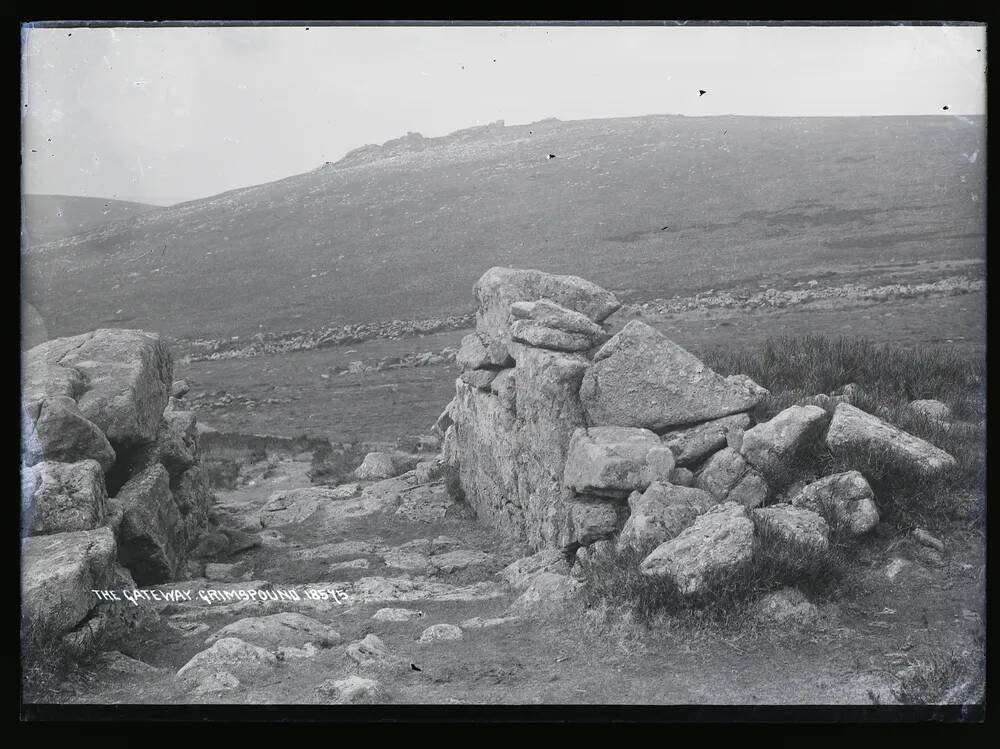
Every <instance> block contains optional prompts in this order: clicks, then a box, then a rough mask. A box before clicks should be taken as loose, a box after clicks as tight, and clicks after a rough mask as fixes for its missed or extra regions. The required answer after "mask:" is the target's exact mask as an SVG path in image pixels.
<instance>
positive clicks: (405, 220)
mask: <svg viewBox="0 0 1000 749" xmlns="http://www.w3.org/2000/svg"><path fill="white" fill-rule="evenodd" d="M984 148H985V127H984V120H983V119H982V118H977V119H974V120H970V119H968V118H953V117H947V116H945V117H884V118H753V117H706V118H687V117H680V116H649V117H637V118H627V119H615V120H588V121H573V122H561V121H559V120H545V121H542V122H538V123H535V124H532V125H524V126H512V127H504V126H503V125H502V123H494V124H492V125H488V126H484V127H479V128H472V129H469V130H463V131H459V132H456V133H453V134H451V135H449V136H445V137H441V138H423V137H421V136H420V135H418V134H409V135H407V136H405V137H403V138H400V139H397V140H395V141H390V142H389V143H387V144H385V145H383V146H366V147H364V148H362V149H358V150H356V151H354V152H352V153H351V154H348V155H347V156H346V157H345V158H344V159H342V160H341V161H340V162H337V163H334V164H327V165H324V166H322V167H320V168H318V169H316V170H314V171H312V172H308V173H306V174H301V175H296V176H293V177H289V178H287V179H283V180H280V181H277V182H272V183H269V184H264V185H259V186H255V187H250V188H245V189H240V190H234V191H231V192H228V193H224V194H221V195H217V196H215V197H212V198H207V199H204V200H198V201H192V202H189V203H184V204H181V205H177V206H172V207H169V208H161V209H154V210H150V211H147V212H144V213H141V214H138V215H132V216H127V217H122V218H118V219H116V220H114V221H112V222H111V223H108V224H106V225H104V226H101V227H99V228H94V229H90V230H85V231H84V233H81V234H78V235H77V236H74V237H71V238H67V239H61V240H57V241H54V242H50V243H48V244H45V245H40V246H36V247H32V248H31V249H30V250H29V252H28V253H27V256H26V260H27V262H26V263H25V270H26V277H27V288H26V297H27V301H29V302H31V303H32V304H34V305H35V306H36V307H37V308H38V309H39V311H40V312H41V314H42V316H43V317H44V319H45V322H46V325H47V327H48V330H49V333H50V335H54V336H55V335H69V334H73V333H78V332H81V331H84V330H89V329H92V328H95V327H99V326H104V327H139V328H146V329H150V330H156V331H161V332H164V333H166V334H168V335H170V336H172V337H180V338H195V337H221V336H235V335H238V336H247V335H252V334H254V333H257V332H261V331H263V332H279V331H290V330H298V329H307V328H316V327H320V326H324V325H331V324H335V325H345V324H349V323H357V322H364V321H371V320H391V319H394V318H403V319H419V318H427V317H432V316H439V315H449V314H464V313H467V312H469V311H470V310H471V309H472V298H471V295H470V292H469V289H470V288H471V286H472V284H473V282H474V281H475V280H476V279H477V278H478V277H479V276H480V275H481V274H482V272H483V271H484V270H485V269H487V268H488V267H490V266H493V265H510V266H520V267H534V268H539V269H542V270H547V271H552V272H562V273H573V274H577V275H581V276H584V277H587V278H592V279H595V280H597V281H599V282H600V283H601V284H602V285H603V286H605V287H607V288H609V289H611V290H613V291H614V292H615V293H616V294H618V295H619V296H620V297H622V298H623V299H625V300H627V301H634V300H642V299H648V298H654V297H669V296H672V295H674V294H693V293H695V292H697V291H707V290H709V289H717V288H722V287H726V286H731V285H734V284H740V283H743V284H747V283H752V284H754V285H756V284H758V283H764V284H769V283H772V284H773V283H775V282H779V281H782V280H783V281H786V282H787V281H788V280H789V279H804V280H808V279H811V278H814V277H816V276H818V275H823V274H824V273H829V272H834V271H838V270H842V269H844V268H855V269H866V268H868V267H871V266H875V265H877V266H880V267H883V268H884V267H894V266H905V265H908V264H911V263H915V262H919V261H925V260H941V259H958V260H962V259H966V260H970V259H983V258H984V256H985V206H984V205H983V203H984V200H983V198H984V196H985V160H984V159H982V158H978V156H980V155H981V154H982V152H983V150H984ZM549 154H554V155H555V157H556V158H548V155H549Z"/></svg>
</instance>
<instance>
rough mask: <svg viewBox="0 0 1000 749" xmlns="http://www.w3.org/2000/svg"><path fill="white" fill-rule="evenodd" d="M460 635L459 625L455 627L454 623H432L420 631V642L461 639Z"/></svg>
mask: <svg viewBox="0 0 1000 749" xmlns="http://www.w3.org/2000/svg"><path fill="white" fill-rule="evenodd" d="M462 637H463V635H462V629H461V627H456V626H455V625H454V624H432V625H431V626H429V627H427V629H425V630H424V631H423V632H421V633H420V642H434V641H435V640H461V639H462Z"/></svg>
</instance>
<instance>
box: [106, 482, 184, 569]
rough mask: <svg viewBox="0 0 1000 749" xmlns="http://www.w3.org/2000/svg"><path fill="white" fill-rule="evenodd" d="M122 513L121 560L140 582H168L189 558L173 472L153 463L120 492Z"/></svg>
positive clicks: (119, 532) (120, 533)
mask: <svg viewBox="0 0 1000 749" xmlns="http://www.w3.org/2000/svg"><path fill="white" fill-rule="evenodd" d="M116 499H118V501H120V502H121V504H122V508H123V515H122V521H121V526H120V527H119V529H118V544H119V555H118V558H119V561H120V562H121V563H122V564H123V565H125V567H127V568H128V570H129V572H131V573H132V576H133V577H134V578H135V581H136V583H138V584H139V585H155V584H157V583H163V582H167V581H168V580H170V579H172V578H173V577H174V576H175V574H176V573H177V572H178V571H180V569H181V565H182V564H183V563H184V562H185V561H186V552H187V539H186V538H185V537H184V525H183V523H182V521H181V513H180V510H179V509H178V507H177V502H176V501H175V499H174V496H173V493H172V492H171V491H170V475H169V474H168V473H167V469H166V468H164V467H163V466H162V465H160V464H159V463H154V464H153V465H151V466H149V467H148V468H146V469H145V470H142V471H140V472H139V473H137V474H136V475H135V476H133V477H132V478H130V479H129V480H128V481H126V482H125V484H124V486H122V488H121V490H120V491H119V492H118V494H117V497H116Z"/></svg>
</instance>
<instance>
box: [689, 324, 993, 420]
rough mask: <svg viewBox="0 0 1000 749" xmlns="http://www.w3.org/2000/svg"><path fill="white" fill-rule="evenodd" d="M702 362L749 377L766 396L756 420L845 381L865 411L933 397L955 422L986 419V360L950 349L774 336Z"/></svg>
mask: <svg viewBox="0 0 1000 749" xmlns="http://www.w3.org/2000/svg"><path fill="white" fill-rule="evenodd" d="M704 360H705V362H706V363H707V364H709V365H710V366H711V367H713V368H714V369H716V370H717V371H719V372H720V373H722V374H736V373H742V374H746V375H749V376H750V377H752V378H753V379H754V381H756V382H758V383H759V384H761V385H763V386H764V387H766V388H767V389H768V390H770V391H771V397H770V398H769V399H767V400H765V401H764V403H762V404H761V405H760V406H759V407H758V409H759V414H758V415H759V417H760V419H761V420H763V419H768V418H770V417H771V416H773V415H774V414H776V413H777V412H778V411H780V410H781V409H783V408H787V407H788V406H790V405H792V404H794V403H795V402H797V401H798V400H801V399H802V398H806V397H809V396H812V395H816V394H817V393H830V392H832V391H834V390H837V389H838V388H841V387H843V386H844V385H847V384H849V383H857V384H858V385H860V386H861V389H862V390H863V391H864V392H865V393H866V394H867V397H868V398H869V399H870V401H869V402H868V403H867V405H869V406H870V405H872V404H878V405H880V406H885V407H892V406H902V405H905V404H906V403H908V402H910V401H912V400H916V399H922V398H936V399H938V400H941V401H943V402H944V403H946V404H947V405H948V406H949V407H950V408H951V409H952V411H953V413H954V414H955V416H956V418H959V419H978V418H982V417H983V416H984V415H985V401H984V398H983V393H984V388H985V374H986V365H985V362H984V361H983V360H982V359H981V358H976V357H972V356H967V355H963V354H961V353H960V352H958V351H957V350H952V349H946V350H941V349H933V350H927V349H908V348H903V347H900V346H893V345H890V344H877V343H872V342H871V341H868V340H866V339H863V338H843V337H842V338H831V337H827V336H802V337H791V336H776V337H773V338H769V339H767V341H765V342H764V344H763V345H762V346H760V347H758V348H754V349H751V350H746V351H729V350H725V351H715V352H710V353H707V354H706V355H705V356H704ZM860 407H861V408H865V406H863V405H862V406H860ZM865 410H868V409H865Z"/></svg>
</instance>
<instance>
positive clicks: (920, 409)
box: [907, 399, 952, 421]
mask: <svg viewBox="0 0 1000 749" xmlns="http://www.w3.org/2000/svg"><path fill="white" fill-rule="evenodd" d="M907 405H908V408H909V409H910V410H911V411H913V412H914V413H918V414H920V415H921V416H926V417H927V418H928V419H935V420H937V421H948V420H949V419H951V416H952V414H951V409H950V408H948V406H947V405H946V404H944V403H942V402H941V401H939V400H934V399H924V400H915V401H910V403H909V404H907Z"/></svg>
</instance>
